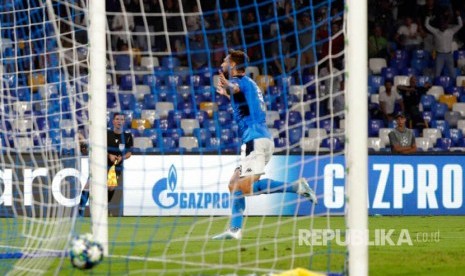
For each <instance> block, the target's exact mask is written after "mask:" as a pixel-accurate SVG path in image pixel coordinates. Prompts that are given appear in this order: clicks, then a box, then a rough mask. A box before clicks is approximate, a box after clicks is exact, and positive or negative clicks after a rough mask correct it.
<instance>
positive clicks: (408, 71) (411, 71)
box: [401, 67, 423, 77]
mask: <svg viewBox="0 0 465 276" xmlns="http://www.w3.org/2000/svg"><path fill="white" fill-rule="evenodd" d="M419 72H423V71H421V70H418V69H417V68H414V67H404V68H402V70H401V74H402V75H404V76H409V77H410V76H418V74H419Z"/></svg>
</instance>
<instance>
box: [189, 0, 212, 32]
mask: <svg viewBox="0 0 465 276" xmlns="http://www.w3.org/2000/svg"><path fill="white" fill-rule="evenodd" d="M190 12H191V13H192V14H191V15H189V16H187V19H186V27H187V31H188V32H189V33H190V36H191V37H193V33H194V32H198V31H201V30H202V27H201V24H202V17H201V16H202V14H201V13H200V12H199V7H198V6H197V4H195V5H193V6H192V10H191V11H190ZM203 24H204V25H205V28H207V29H208V27H209V26H208V21H203Z"/></svg>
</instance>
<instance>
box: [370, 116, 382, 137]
mask: <svg viewBox="0 0 465 276" xmlns="http://www.w3.org/2000/svg"><path fill="white" fill-rule="evenodd" d="M381 128H384V121H383V120H377V119H371V120H368V136H369V137H378V136H379V130H380V129H381Z"/></svg>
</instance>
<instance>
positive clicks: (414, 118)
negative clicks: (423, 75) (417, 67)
mask: <svg viewBox="0 0 465 276" xmlns="http://www.w3.org/2000/svg"><path fill="white" fill-rule="evenodd" d="M430 88H431V84H430V83H425V85H424V86H423V87H420V86H417V78H416V77H415V76H411V77H410V81H409V85H398V86H397V89H398V91H399V92H400V95H402V99H403V102H404V106H405V115H406V117H407V119H409V127H410V128H413V127H415V128H418V129H419V130H422V129H423V128H424V127H425V126H426V124H425V122H424V120H423V116H422V114H421V112H420V109H419V104H420V100H421V96H422V95H425V94H426V92H427V91H428V89H430Z"/></svg>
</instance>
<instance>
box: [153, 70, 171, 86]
mask: <svg viewBox="0 0 465 276" xmlns="http://www.w3.org/2000/svg"><path fill="white" fill-rule="evenodd" d="M168 74H169V71H168V70H167V69H166V68H163V67H160V66H155V67H153V75H154V76H155V77H156V78H157V81H158V80H159V81H160V85H166V83H165V81H166V76H168Z"/></svg>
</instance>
